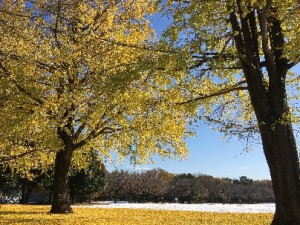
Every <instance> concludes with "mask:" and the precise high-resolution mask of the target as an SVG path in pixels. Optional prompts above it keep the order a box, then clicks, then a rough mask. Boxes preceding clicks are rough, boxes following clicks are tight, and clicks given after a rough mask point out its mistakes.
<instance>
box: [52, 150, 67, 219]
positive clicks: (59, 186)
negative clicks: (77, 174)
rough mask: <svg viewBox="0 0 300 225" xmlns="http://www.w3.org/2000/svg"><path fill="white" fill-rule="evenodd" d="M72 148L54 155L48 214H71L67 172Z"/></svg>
mask: <svg viewBox="0 0 300 225" xmlns="http://www.w3.org/2000/svg"><path fill="white" fill-rule="evenodd" d="M71 159H72V148H70V147H65V148H64V150H62V151H59V152H57V153H56V158H55V168H54V182H53V200H52V206H51V210H50V213H60V214H66V213H72V212H73V211H72V208H71V202H70V189H69V182H68V172H69V169H70V165H71Z"/></svg>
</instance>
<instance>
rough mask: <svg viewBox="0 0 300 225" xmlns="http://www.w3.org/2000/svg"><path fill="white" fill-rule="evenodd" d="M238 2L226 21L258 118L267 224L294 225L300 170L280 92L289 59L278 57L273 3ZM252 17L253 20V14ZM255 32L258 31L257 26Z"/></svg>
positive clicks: (299, 208) (279, 35)
mask: <svg viewBox="0 0 300 225" xmlns="http://www.w3.org/2000/svg"><path fill="white" fill-rule="evenodd" d="M241 2H242V1H241V0H237V2H236V3H237V7H236V6H233V8H232V9H233V12H232V13H231V14H230V22H231V25H232V29H233V31H234V32H237V35H236V36H234V40H235V45H236V48H237V51H238V53H239V57H240V61H241V64H242V67H243V72H244V75H245V79H246V81H247V85H248V91H249V95H250V99H251V103H252V106H253V108H254V111H255V115H256V118H257V121H258V125H259V130H260V134H261V140H262V144H263V149H264V154H265V157H266V160H267V163H268V166H269V169H270V174H271V178H272V183H273V190H274V195H275V202H276V211H275V215H274V219H273V222H272V225H299V224H300V168H299V155H298V151H297V146H296V141H295V136H294V134H293V128H292V124H291V120H290V118H289V107H288V103H287V96H286V86H285V79H286V74H287V71H288V69H289V68H290V63H289V61H288V59H287V58H286V57H285V56H284V52H283V48H284V42H285V39H284V36H283V32H282V28H281V21H280V20H279V19H278V18H276V7H274V6H273V1H272V0H268V1H267V3H266V6H265V7H264V8H263V9H258V10H257V11H256V12H255V9H252V11H251V12H249V13H248V14H247V15H246V16H244V15H243V10H242V7H241V5H242V3H241ZM256 16H257V18H255V17H256ZM257 21H258V22H259V27H260V34H259V33H258V29H257V27H258V24H257ZM258 35H261V38H262V43H261V45H262V46H261V47H262V52H263V54H264V60H265V62H264V64H265V65H264V66H265V67H266V68H265V69H266V71H267V73H268V77H269V84H266V82H265V81H264V75H263V72H262V71H263V66H262V64H261V62H260V57H259V48H258V43H259V42H258Z"/></svg>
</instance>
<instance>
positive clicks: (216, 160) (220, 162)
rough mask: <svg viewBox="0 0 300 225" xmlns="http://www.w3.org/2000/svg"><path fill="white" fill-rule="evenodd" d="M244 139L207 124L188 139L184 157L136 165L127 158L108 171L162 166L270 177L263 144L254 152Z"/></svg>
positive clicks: (220, 174)
mask: <svg viewBox="0 0 300 225" xmlns="http://www.w3.org/2000/svg"><path fill="white" fill-rule="evenodd" d="M244 147H245V142H240V141H238V140H230V141H229V142H228V140H226V139H223V138H222V134H220V133H217V132H215V131H213V130H211V129H210V128H208V127H207V126H204V125H203V126H199V128H198V129H197V137H193V138H189V139H188V149H189V156H188V157H187V158H186V159H185V160H178V159H173V160H170V159H160V158H159V157H155V158H154V159H155V162H156V163H155V164H142V165H138V166H136V167H134V166H133V165H130V164H129V163H128V161H126V160H125V162H124V164H123V165H118V166H112V165H108V168H107V169H108V170H110V171H111V170H113V169H116V168H117V169H124V170H148V169H154V168H161V169H164V170H166V171H168V172H171V173H177V174H178V173H193V174H207V175H212V176H214V177H230V178H239V177H240V176H247V177H249V178H252V179H259V180H261V179H270V174H269V169H268V166H267V163H266V160H265V157H264V155H263V151H262V147H261V146H260V145H258V146H254V150H253V151H251V152H248V153H246V152H244V151H243V149H244Z"/></svg>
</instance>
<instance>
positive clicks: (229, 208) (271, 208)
mask: <svg viewBox="0 0 300 225" xmlns="http://www.w3.org/2000/svg"><path fill="white" fill-rule="evenodd" d="M74 207H85V208H124V209H155V210H182V211H199V212H233V213H234V212H237V213H274V212H275V204H272V203H261V204H221V203H204V204H180V203H126V204H125V203H112V202H105V204H103V203H102V202H97V203H95V204H93V205H77V206H74Z"/></svg>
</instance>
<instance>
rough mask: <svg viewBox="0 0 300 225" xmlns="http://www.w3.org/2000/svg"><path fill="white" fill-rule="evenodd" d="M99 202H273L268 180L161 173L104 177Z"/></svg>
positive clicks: (128, 173) (151, 172) (120, 172)
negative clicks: (104, 180)
mask: <svg viewBox="0 0 300 225" xmlns="http://www.w3.org/2000/svg"><path fill="white" fill-rule="evenodd" d="M100 200H112V201H128V202H179V203H204V202H211V203H217V202H218V203H262V202H266V203H269V202H274V194H273V189H272V183H271V181H270V180H260V181H254V180H252V179H248V178H247V177H246V176H241V177H240V178H239V179H229V178H214V177H212V176H207V175H202V174H198V175H195V174H190V173H189V174H172V173H168V172H166V171H164V170H162V169H154V170H149V171H144V172H128V171H114V172H111V173H107V175H106V182H105V187H104V189H103V191H102V192H101V194H100Z"/></svg>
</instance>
